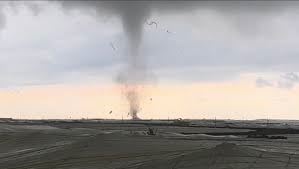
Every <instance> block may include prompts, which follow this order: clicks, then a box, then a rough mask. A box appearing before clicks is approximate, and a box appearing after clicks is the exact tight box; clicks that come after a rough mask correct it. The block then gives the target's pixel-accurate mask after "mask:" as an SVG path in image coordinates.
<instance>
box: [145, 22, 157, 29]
mask: <svg viewBox="0 0 299 169" xmlns="http://www.w3.org/2000/svg"><path fill="white" fill-rule="evenodd" d="M146 24H148V25H153V24H155V25H156V29H157V28H158V24H157V22H155V21H151V22H150V23H148V22H147V21H146Z"/></svg>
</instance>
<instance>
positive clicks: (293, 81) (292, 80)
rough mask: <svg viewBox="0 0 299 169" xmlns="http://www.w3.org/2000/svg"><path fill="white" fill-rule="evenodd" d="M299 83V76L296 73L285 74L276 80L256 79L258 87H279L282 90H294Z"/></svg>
mask: <svg viewBox="0 0 299 169" xmlns="http://www.w3.org/2000/svg"><path fill="white" fill-rule="evenodd" d="M298 83H299V75H298V74H297V73H295V72H289V73H284V74H282V75H280V76H279V77H278V78H277V79H276V80H267V79H264V78H261V77H259V78H257V79H256V86H257V87H259V88H263V87H277V88H281V89H292V88H294V87H295V85H297V84H298Z"/></svg>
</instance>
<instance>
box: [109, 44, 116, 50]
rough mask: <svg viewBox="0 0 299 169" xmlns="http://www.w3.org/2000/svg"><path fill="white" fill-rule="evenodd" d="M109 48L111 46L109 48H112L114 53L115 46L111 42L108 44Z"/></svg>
mask: <svg viewBox="0 0 299 169" xmlns="http://www.w3.org/2000/svg"><path fill="white" fill-rule="evenodd" d="M110 46H111V48H112V49H113V50H114V51H115V50H116V48H115V46H114V45H113V43H112V42H110Z"/></svg>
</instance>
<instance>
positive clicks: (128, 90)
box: [119, 2, 150, 120]
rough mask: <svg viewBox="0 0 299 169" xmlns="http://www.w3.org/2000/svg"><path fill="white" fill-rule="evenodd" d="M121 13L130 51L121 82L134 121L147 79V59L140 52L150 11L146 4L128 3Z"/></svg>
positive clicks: (121, 74)
mask: <svg viewBox="0 0 299 169" xmlns="http://www.w3.org/2000/svg"><path fill="white" fill-rule="evenodd" d="M121 12H122V13H121V20H122V25H123V30H124V33H125V35H126V37H127V42H128V43H127V44H128V46H127V49H128V51H127V56H126V57H127V59H126V66H125V68H124V69H123V70H121V72H120V73H119V82H120V84H121V85H122V90H123V93H124V95H125V97H126V99H127V101H128V105H129V115H130V116H131V118H132V119H133V120H138V119H139V117H138V112H139V111H140V95H141V92H142V85H143V84H144V82H145V81H146V79H147V69H146V58H145V57H144V56H143V55H142V53H141V52H140V45H141V43H142V36H143V26H144V23H145V20H146V19H147V17H148V16H149V12H150V11H149V6H148V5H147V3H146V2H126V3H125V4H123V6H122V10H121Z"/></svg>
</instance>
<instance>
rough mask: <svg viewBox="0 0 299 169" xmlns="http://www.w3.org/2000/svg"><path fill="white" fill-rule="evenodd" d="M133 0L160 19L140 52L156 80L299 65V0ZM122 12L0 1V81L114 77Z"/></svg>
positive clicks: (97, 6)
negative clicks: (237, 0) (178, 0)
mask: <svg viewBox="0 0 299 169" xmlns="http://www.w3.org/2000/svg"><path fill="white" fill-rule="evenodd" d="M138 5H139V6H142V7H144V6H145V7H146V8H147V10H145V11H144V12H145V13H146V14H144V15H145V17H144V19H146V20H148V21H155V22H157V23H158V28H157V29H156V28H155V26H150V25H146V24H144V25H143V26H144V29H143V31H144V36H143V40H142V45H141V48H142V50H141V52H142V55H143V56H145V58H146V60H147V64H148V67H149V70H150V71H151V72H152V73H153V74H155V76H156V77H157V79H159V81H162V82H163V81H166V82H167V81H177V82H194V81H219V80H220V81H223V80H231V79H234V78H238V77H239V75H240V74H242V73H261V72H262V73H268V72H271V73H276V74H277V78H279V77H280V76H282V75H283V74H285V73H290V72H295V73H296V72H298V69H299V65H298V64H299V57H298V56H297V55H298V54H299V48H298V47H297V45H298V42H299V38H298V37H299V32H298V30H299V20H298V17H299V8H298V7H297V6H298V5H299V3H298V2H276V1H274V2H259V1H256V2H252V3H249V2H235V1H234V2H222V3H220V2H211V3H208V2H189V3H182V2H167V1H165V2H153V3H147V2H144V3H141V4H138ZM138 5H137V8H138ZM134 9H135V8H132V10H134ZM120 11H122V4H118V3H117V2H111V3H107V2H98V3H97V2H93V1H89V2H87V3H85V2H78V1H74V2H70V3H65V2H59V1H58V2H14V3H10V2H1V6H0V25H1V26H0V28H1V32H0V42H1V46H0V64H1V65H0V70H1V71H0V77H1V79H0V86H5V87H7V86H18V85H27V84H52V83H80V82H82V81H99V80H100V81H105V82H113V81H114V79H113V78H114V77H115V76H116V74H117V72H118V71H119V70H120V69H121V67H122V66H123V64H125V62H126V61H125V57H123V56H124V55H125V48H126V36H125V35H124V34H125V33H124V32H123V27H122V23H121V15H122V14H121V12H120ZM142 12H143V11H139V14H140V13H142ZM167 30H168V31H169V32H171V33H168V32H167ZM110 43H113V45H114V46H115V48H116V50H113V49H112V48H111V46H110Z"/></svg>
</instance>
